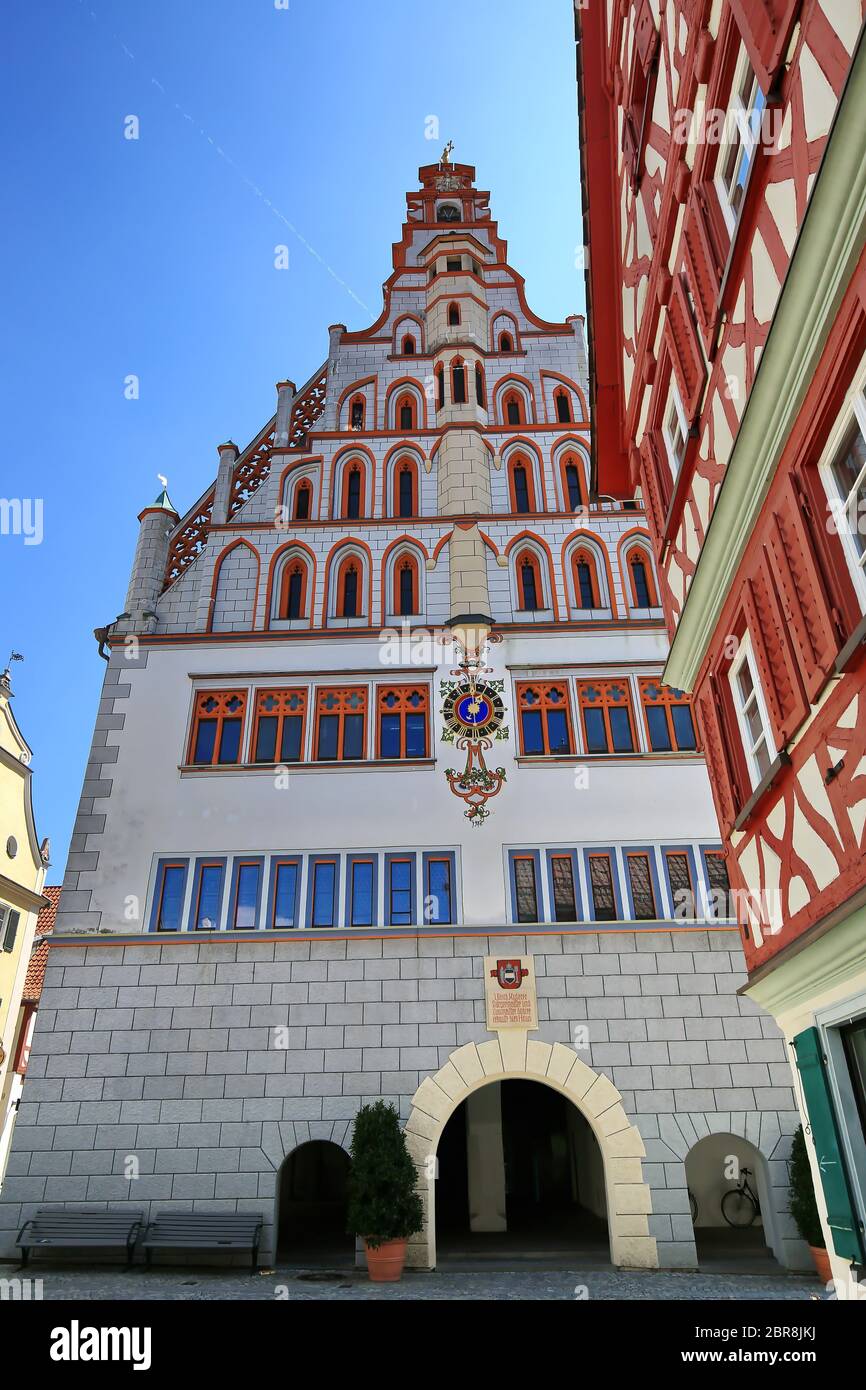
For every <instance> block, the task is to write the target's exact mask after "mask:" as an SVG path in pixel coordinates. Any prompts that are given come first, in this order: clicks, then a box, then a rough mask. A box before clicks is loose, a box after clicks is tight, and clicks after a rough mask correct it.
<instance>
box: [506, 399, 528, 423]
mask: <svg viewBox="0 0 866 1390" xmlns="http://www.w3.org/2000/svg"><path fill="white" fill-rule="evenodd" d="M505 423H506V424H507V425H522V424H523V423H524V421H523V397H522V396H520V395H518V393H517V392H516V391H511V392H510V393H509V394H508V395H507V396H506V397H505Z"/></svg>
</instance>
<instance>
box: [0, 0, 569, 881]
mask: <svg viewBox="0 0 866 1390" xmlns="http://www.w3.org/2000/svg"><path fill="white" fill-rule="evenodd" d="M277 3H278V4H279V3H282V0H277ZM0 26H2V29H0V40H2V44H3V48H4V51H5V54H6V61H5V64H4V68H5V75H4V83H3V86H2V89H0V131H2V136H0V149H2V157H3V177H4V184H5V193H6V200H5V201H6V215H5V216H4V218H3V219H2V220H0V254H2V262H3V267H4V281H5V286H4V289H5V293H4V300H5V305H4V314H3V325H4V326H3V336H2V340H0V341H2V370H0V409H2V419H3V433H4V446H5V447H4V464H3V481H2V483H0V493H2V496H3V497H4V498H18V499H29V500H30V505H31V507H32V505H33V503H35V502H38V501H39V500H41V503H42V540H41V542H40V543H39V544H25V537H24V536H23V535H20V534H19V535H13V534H0V592H2V595H3V602H2V608H0V669H2V665H5V661H6V656H7V653H8V652H9V651H11V650H12V649H14V650H16V651H19V652H21V653H23V654H24V657H25V660H24V662H23V663H16V665H15V666H14V668H13V688H14V691H15V701H14V706H13V708H14V710H15V713H16V717H17V718H18V721H19V723H20V725H21V728H22V731H23V733H24V736H25V737H26V738H27V739H28V741H29V743H30V744H31V746H32V748H33V751H34V760H33V761H34V769H35V781H34V796H35V807H36V819H37V829H38V831H39V834H40V836H43V835H49V836H50V837H51V842H52V869H51V871H50V873H49V881H50V882H59V881H60V879H61V877H62V874H63V868H64V863H65V858H66V851H67V846H68V841H69V836H70V833H71V830H72V822H73V819H74V815H75V809H76V805H77V802H78V796H79V791H80V786H81V778H82V774H83V770H84V765H85V762H86V758H87V752H88V749H89V746H90V738H91V731H92V728H93V720H94V717H95V714H96V705H97V700H98V696H99V688H100V684H101V680H102V674H103V663H102V662H101V661H100V659H99V657H98V656H97V651H96V644H95V642H94V640H93V637H92V630H93V628H94V627H98V626H102V625H104V624H105V623H108V622H110V621H111V620H112V619H113V618H114V617H115V616H116V615H117V613H119V612H120V611H121V609H122V608H123V602H124V597H125V592H126V584H127V579H128V574H129V566H130V563H131V559H132V555H133V550H134V547H135V540H136V533H137V522H136V516H137V514H138V512H139V511H140V509H141V508H142V506H144V505H145V504H146V503H147V502H149V501H151V500H152V499H153V498H154V497H155V496H156V494H157V492H158V491H159V486H160V485H159V483H158V481H157V474H158V473H163V474H165V475H166V476H167V477H168V479H169V491H170V494H171V497H172V499H173V501H174V503H175V506H176V507H177V508H178V509H179V511H180V512H181V514H182V513H183V512H184V511H185V510H186V509H187V508H188V507H189V506H190V505H191V504H192V503H193V502H194V501H195V500H196V498H197V497H198V496H199V495H200V493H201V492H203V491H204V489H205V487H206V486H207V485H208V484H209V483H210V481H211V480H212V478H213V475H214V473H215V470H216V446H217V445H218V444H219V443H221V442H222V441H223V440H225V439H227V438H231V439H234V440H235V441H236V443H237V444H238V445H239V446H241V447H243V446H244V445H245V444H246V443H247V442H248V441H249V439H250V438H251V437H252V436H253V435H254V434H255V433H256V432H257V431H258V430H259V429H260V428H261V426H262V425H263V424H264V423H265V422H266V421H267V420H268V419H269V418H270V416H271V414H272V413H273V410H274V405H275V392H274V383H275V382H276V381H278V380H280V379H282V378H285V377H289V378H291V379H292V380H294V381H296V382H297V383H298V384H301V383H302V382H304V381H305V380H306V379H307V378H308V377H309V376H310V374H311V373H312V372H313V371H314V370H315V369H316V368H317V367H318V366H319V365H320V364H321V362H322V361H323V360H324V358H325V356H326V354H327V326H328V324H331V323H335V322H341V323H345V324H347V326H348V327H349V328H352V329H357V328H363V327H366V326H367V325H368V324H369V323H370V322H371V321H372V320H373V319H374V318H375V317H376V316H377V315H378V313H379V310H380V308H381V286H382V281H383V280H384V279H385V277H386V276H387V275H388V273H389V272H390V270H391V243H392V242H393V241H395V240H396V239H397V237H398V234H399V230H400V225H401V222H402V219H403V213H404V208H405V201H404V197H405V193H406V191H407V190H408V189H410V188H415V187H416V186H417V177H416V176H417V169H418V166H419V165H420V164H426V163H430V162H432V161H433V160H434V159H436V158H438V156H439V153H440V151H441V149H442V146H443V144H444V143H445V140H447V139H453V140H454V142H455V150H454V158H455V159H456V160H459V161H461V162H464V163H470V164H474V165H475V166H476V169H477V176H478V186H479V187H482V188H487V189H490V191H491V194H492V197H491V207H492V211H493V215H494V217H496V218H497V219H498V220H499V226H500V231H501V232H502V234H503V235H504V236H505V237H506V238H507V240H508V247H509V259H510V261H511V263H512V264H513V265H514V266H515V267H516V269H518V270H519V271H520V272H521V274H523V275H524V276H525V277H526V282H527V294H528V298H529V303H530V305H531V306H532V308H533V309H534V310H535V311H536V312H537V313H539V314H541V315H542V316H543V317H547V318H551V319H563V318H565V316H566V315H567V314H569V313H575V312H582V310H583V284H582V273H581V272H579V271H578V270H577V269H576V263H575V249H576V247H577V245H578V244H579V242H580V241H581V239H582V238H581V223H580V194H579V183H578V152H577V126H576V93H575V82H574V43H573V24H572V5H571V3H570V0H533V3H531V4H527V3H526V0H475V3H474V4H470V5H460V6H458V5H455V4H452V3H448V4H445V5H441V6H432V7H431V6H430V5H429V4H426V3H423V0H288V8H287V9H282V8H277V7H276V4H275V3H274V0H182V3H178V0H92V3H91V0H40V3H39V4H38V5H34V4H31V3H27V0H17V3H12V4H10V5H8V6H6V7H4V13H3V18H2V21H0ZM131 115H132V116H136V117H138V120H139V123H140V129H139V138H138V139H137V140H128V139H125V138H124V123H125V119H126V118H127V117H128V116H131ZM430 116H436V117H437V118H438V120H439V123H440V137H439V138H438V139H437V140H434V141H431V140H428V139H425V130H426V129H428V128H429V123H428V119H427V118H428V117H430ZM266 200H269V201H270V204H271V205H272V206H268V202H267V201H266ZM275 209H276V211H275ZM283 219H285V220H283ZM286 222H289V223H291V225H292V228H293V229H294V230H291V229H290V228H289V226H287V225H286ZM280 244H285V245H287V246H288V247H289V268H288V270H277V269H275V267H274V259H275V256H274V248H275V247H276V246H278V245H280ZM308 247H312V248H314V251H315V254H313V253H311V251H310V250H309V249H308ZM363 306H367V308H365V307H363ZM368 310H369V312H368ZM131 374H134V375H136V376H137V377H138V378H139V382H140V395H139V399H138V400H128V399H126V398H125V394H124V382H125V379H126V378H127V377H128V376H129V375H131ZM23 516H24V518H25V521H28V520H29V523H30V524H29V526H28V529H29V530H30V532H31V534H32V535H34V538H35V534H38V532H37V531H36V528H35V523H36V520H37V517H38V512H37V511H35V510H30V511H28V509H27V503H26V502H25V504H24V511H23ZM158 736H159V715H158V711H155V717H154V737H158Z"/></svg>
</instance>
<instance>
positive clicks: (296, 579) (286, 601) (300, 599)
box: [279, 560, 307, 619]
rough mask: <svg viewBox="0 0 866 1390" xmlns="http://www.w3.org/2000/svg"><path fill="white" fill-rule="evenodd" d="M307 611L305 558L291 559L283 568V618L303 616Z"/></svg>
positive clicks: (281, 602)
mask: <svg viewBox="0 0 866 1390" xmlns="http://www.w3.org/2000/svg"><path fill="white" fill-rule="evenodd" d="M306 611H307V566H306V565H305V563H304V561H303V560H290V561H289V562H288V563H287V564H286V565H285V566H284V568H283V575H282V580H281V584H280V607H279V614H280V617H281V618H285V619H292V618H303V617H304V616H305V615H306Z"/></svg>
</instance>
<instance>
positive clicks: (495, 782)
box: [439, 678, 508, 825]
mask: <svg viewBox="0 0 866 1390" xmlns="http://www.w3.org/2000/svg"><path fill="white" fill-rule="evenodd" d="M504 688H505V682H504V681H501V680H499V681H476V680H473V679H472V678H463V679H461V680H456V681H440V683H439V690H440V694H441V695H442V697H443V701H442V709H441V711H440V713H441V715H442V719H443V721H444V728H443V730H442V741H443V743H453V744H455V745H456V747H457V748H460V749H465V750H466V765H465V767H464V768H463V771H462V772H457V771H455V769H454V768H451V767H449V768H448V769H447V770H446V772H445V777H446V779H447V781H448V785H449V787H450V788H451V791H452V792H453V793H454V795H455V796H456V797H459V798H460V800H461V801H463V802H465V805H466V809H465V811H464V812H463V814H464V815H465V816H466V818H467V820H468V821H469V822H470V823H471V824H472V825H483V824H484V822H485V820H486V819H487V817H488V816H489V815H490V812H489V811H488V809H487V805H486V803H487V802H488V801H489V800H490V799H491V797H494V796H498V794H499V792H500V791H501V790H502V786H503V783H504V782H505V768H504V767H497V768H496V769H495V770H494V771H491V770H490V769H489V768H488V767H487V764H486V763H485V761H484V753H485V750H487V749H490V748H492V747H493V743H494V741H497V742H498V741H501V740H503V739H507V738H508V729H507V727H506V726H505V725H504V723H503V720H504V718H505V705H504V703H503V699H502V692H503V690H504Z"/></svg>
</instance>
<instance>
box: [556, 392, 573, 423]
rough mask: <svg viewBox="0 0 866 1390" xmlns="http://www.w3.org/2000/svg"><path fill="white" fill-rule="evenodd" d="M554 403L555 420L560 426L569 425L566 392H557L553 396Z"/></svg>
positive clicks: (568, 406)
mask: <svg viewBox="0 0 866 1390" xmlns="http://www.w3.org/2000/svg"><path fill="white" fill-rule="evenodd" d="M554 400H555V402H556V418H557V420H558V421H559V423H560V424H561V425H568V424H570V423H571V401H570V400H569V396H568V392H567V391H557V392H556V395H555V396H554Z"/></svg>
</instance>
